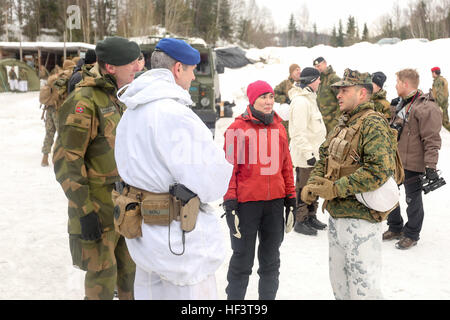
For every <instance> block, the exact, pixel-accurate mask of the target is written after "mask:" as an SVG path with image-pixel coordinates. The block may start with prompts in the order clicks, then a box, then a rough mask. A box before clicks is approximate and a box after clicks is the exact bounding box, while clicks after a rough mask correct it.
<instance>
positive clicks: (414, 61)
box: [0, 39, 450, 300]
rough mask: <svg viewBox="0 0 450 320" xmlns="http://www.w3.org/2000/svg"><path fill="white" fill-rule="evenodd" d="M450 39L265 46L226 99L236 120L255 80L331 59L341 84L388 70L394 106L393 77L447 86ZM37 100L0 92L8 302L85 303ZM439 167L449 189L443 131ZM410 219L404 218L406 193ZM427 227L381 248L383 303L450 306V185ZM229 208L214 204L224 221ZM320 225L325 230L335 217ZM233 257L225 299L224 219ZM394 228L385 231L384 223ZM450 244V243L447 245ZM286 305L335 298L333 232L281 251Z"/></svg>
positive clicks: (449, 148)
mask: <svg viewBox="0 0 450 320" xmlns="http://www.w3.org/2000/svg"><path fill="white" fill-rule="evenodd" d="M449 47H450V39H444V40H436V41H433V42H429V43H421V42H418V41H407V42H402V43H399V44H396V45H385V46H379V45H370V44H367V43H362V44H357V45H355V46H352V47H350V48H337V49H334V48H330V47H326V46H317V47H314V48H311V49H306V48H293V47H292V48H266V49H262V50H250V52H249V55H252V57H259V56H263V57H265V59H266V61H268V64H262V63H257V64H254V65H249V66H247V67H244V68H241V69H238V70H230V69H226V71H225V73H224V74H222V75H220V81H221V92H222V97H223V99H227V100H234V101H235V102H236V103H237V106H236V107H235V115H237V114H239V113H240V112H241V111H242V110H243V109H244V108H245V104H246V99H245V89H246V87H247V85H248V84H249V83H250V82H252V81H254V80H258V79H261V80H266V81H268V82H269V83H270V84H271V85H273V86H275V85H276V84H278V83H279V82H280V81H281V80H283V79H284V78H286V77H287V73H288V68H289V65H290V64H291V63H294V62H295V63H298V64H299V65H300V66H301V67H302V68H304V67H306V66H311V64H312V60H313V59H314V58H316V57H318V56H323V57H325V59H327V60H328V62H329V64H331V65H332V66H333V67H334V68H335V70H336V71H337V73H338V75H339V76H342V73H343V70H344V69H345V68H346V67H350V68H352V69H358V70H360V71H368V72H375V71H380V70H381V71H383V72H384V73H386V75H387V77H388V79H387V82H386V85H385V87H386V89H387V91H388V98H389V99H391V98H394V97H395V95H396V94H395V89H394V86H395V72H397V71H398V70H400V69H402V68H406V67H413V68H417V70H418V71H419V73H420V75H421V85H420V88H421V89H422V90H423V91H426V92H428V89H429V88H430V87H431V83H432V79H431V72H430V69H431V68H432V67H434V66H436V65H437V66H439V67H441V69H442V71H443V75H444V76H445V77H447V79H448V78H449V75H450V72H449V70H450V61H449V59H448V56H447V55H446V53H447V52H448V48H449ZM40 116H41V110H40V109H39V102H38V93H37V92H29V93H24V94H18V93H3V94H0V137H1V138H0V149H1V150H2V153H3V156H2V157H1V158H0V167H1V168H3V169H1V172H2V173H1V180H0V181H1V182H0V201H1V202H0V203H1V205H0V275H1V276H2V281H1V282H0V299H81V298H83V296H84V288H83V280H84V276H83V275H84V272H82V271H79V270H76V269H74V268H73V267H72V266H71V257H70V253H69V243H68V235H67V200H66V198H65V195H64V193H63V191H62V189H61V187H60V185H59V184H58V183H57V181H56V180H55V176H54V172H53V167H52V166H50V167H47V168H42V167H41V166H40V161H41V156H42V155H41V147H42V142H43V139H44V133H45V128H44V123H43V121H41V120H40ZM230 121H232V119H221V120H219V122H218V123H217V131H216V141H217V143H218V144H219V145H220V146H222V145H223V136H222V135H223V131H224V130H225V129H226V127H227V126H228V125H229V124H230ZM441 136H442V139H443V144H442V149H441V152H440V159H439V164H438V168H439V169H441V170H442V173H443V176H444V177H445V178H446V179H447V181H448V183H449V184H450V134H449V133H448V132H447V131H445V129H443V130H442V131H441ZM401 193H402V200H401V205H402V214H403V216H404V218H405V216H406V212H405V209H406V204H405V201H404V192H403V189H402V190H401ZM423 199H424V207H425V221H424V224H423V229H422V233H421V240H420V241H419V243H418V245H417V246H416V247H414V248H413V249H411V250H407V251H401V250H397V249H395V247H394V242H387V243H383V279H382V286H383V292H384V296H385V298H387V299H450V250H449V243H450V235H449V233H448V231H447V228H448V226H449V225H450V212H449V208H450V187H449V185H446V186H444V187H442V188H440V189H438V190H436V191H434V192H432V193H429V194H427V195H424V197H423ZM220 202H221V201H217V202H215V203H214V205H215V206H216V207H217V211H218V214H222V209H221V208H220V207H219V204H220ZM318 217H319V219H320V220H322V221H324V222H327V220H328V215H327V214H323V213H320V214H319V215H318ZM221 221H222V226H223V233H224V241H225V243H226V244H227V257H226V259H225V261H224V263H223V264H222V266H221V267H220V269H219V270H218V272H217V286H218V292H219V298H220V299H225V298H226V295H225V287H226V285H227V281H226V272H227V268H228V260H229V257H230V255H231V248H230V246H229V238H228V231H227V227H226V223H225V219H222V220H221ZM384 225H386V223H384ZM447 241H449V242H447ZM257 266H258V262H257V260H255V266H254V269H253V274H252V276H251V278H250V283H249V287H248V291H247V296H246V298H247V299H257V298H258V289H257V286H258V275H257V273H256V270H257ZM277 298H278V299H287V300H291V299H295V300H308V299H325V300H326V299H334V297H333V293H332V290H331V287H330V284H329V278H328V241H327V232H326V231H319V234H318V236H316V237H311V236H304V235H301V234H297V233H295V232H291V233H289V234H286V235H285V238H284V242H283V244H282V247H281V275H280V288H279V291H278V295H277Z"/></svg>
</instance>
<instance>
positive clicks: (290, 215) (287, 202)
mask: <svg viewBox="0 0 450 320" xmlns="http://www.w3.org/2000/svg"><path fill="white" fill-rule="evenodd" d="M290 196H291V195H290V194H289V195H287V197H286V198H284V206H285V208H286V209H285V211H284V224H285V229H284V231H285V232H286V233H288V232H291V230H292V228H293V227H294V224H295V209H296V207H297V200H296V199H295V198H290Z"/></svg>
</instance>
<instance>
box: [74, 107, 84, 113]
mask: <svg viewBox="0 0 450 320" xmlns="http://www.w3.org/2000/svg"><path fill="white" fill-rule="evenodd" d="M75 111H76V112H77V113H83V112H84V107H77V108H76V109H75Z"/></svg>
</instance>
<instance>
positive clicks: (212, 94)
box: [138, 37, 233, 135]
mask: <svg viewBox="0 0 450 320" xmlns="http://www.w3.org/2000/svg"><path fill="white" fill-rule="evenodd" d="M160 39H161V37H147V38H144V39H143V38H140V39H139V41H138V43H139V46H140V48H141V51H142V53H143V54H144V58H145V67H146V68H147V69H149V70H150V69H151V64H150V58H151V55H152V53H153V50H154V49H155V46H156V44H157V43H158V41H159V40H160ZM183 40H185V41H186V42H188V43H189V44H190V45H191V46H192V47H194V48H195V49H197V50H198V51H199V52H200V63H199V64H198V65H197V67H196V69H195V70H194V73H195V80H194V81H192V83H191V87H190V88H189V93H190V95H191V98H192V101H193V102H194V104H193V105H192V106H191V108H192V110H193V111H194V112H195V113H196V114H197V115H198V116H199V117H200V119H202V121H203V122H204V123H205V124H206V125H207V127H208V128H209V129H210V130H211V132H212V133H213V135H214V131H215V127H216V121H217V119H218V118H220V117H231V116H232V113H233V112H232V110H231V106H232V104H230V103H228V102H222V101H221V96H220V87H219V73H223V71H224V70H223V68H220V69H221V70H217V62H216V54H215V52H214V50H213V48H212V47H210V46H208V45H207V44H206V43H205V42H204V41H203V40H202V39H198V38H195V39H184V38H183Z"/></svg>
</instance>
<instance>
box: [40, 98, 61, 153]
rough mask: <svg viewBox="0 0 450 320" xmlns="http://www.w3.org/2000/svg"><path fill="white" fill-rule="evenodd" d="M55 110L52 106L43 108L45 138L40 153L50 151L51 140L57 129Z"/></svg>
mask: <svg viewBox="0 0 450 320" xmlns="http://www.w3.org/2000/svg"><path fill="white" fill-rule="evenodd" d="M57 121H58V119H57V117H56V111H55V108H53V107H46V110H45V138H44V145H43V146H42V153H43V154H49V153H50V152H51V151H52V145H53V140H54V137H55V133H56V131H57V129H58V127H57V123H58V122H57Z"/></svg>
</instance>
